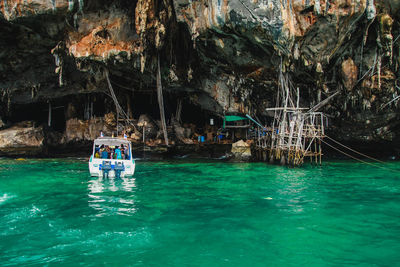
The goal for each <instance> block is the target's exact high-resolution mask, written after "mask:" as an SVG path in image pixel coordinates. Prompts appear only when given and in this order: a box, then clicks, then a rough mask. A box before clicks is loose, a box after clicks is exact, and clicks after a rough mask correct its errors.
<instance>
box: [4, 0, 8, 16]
mask: <svg viewBox="0 0 400 267" xmlns="http://www.w3.org/2000/svg"><path fill="white" fill-rule="evenodd" d="M3 10H4V17H6V18H8V17H9V14H8V3H7V0H3Z"/></svg>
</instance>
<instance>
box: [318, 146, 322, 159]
mask: <svg viewBox="0 0 400 267" xmlns="http://www.w3.org/2000/svg"><path fill="white" fill-rule="evenodd" d="M318 144H319V165H321V164H322V147H321V140H318Z"/></svg>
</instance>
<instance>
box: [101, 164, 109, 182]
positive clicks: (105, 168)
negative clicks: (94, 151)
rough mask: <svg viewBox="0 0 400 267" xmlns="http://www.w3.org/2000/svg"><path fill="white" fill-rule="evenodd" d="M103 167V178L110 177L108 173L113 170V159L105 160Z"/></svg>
mask: <svg viewBox="0 0 400 267" xmlns="http://www.w3.org/2000/svg"><path fill="white" fill-rule="evenodd" d="M101 169H102V170H103V178H108V173H109V172H110V170H111V161H103V164H102V167H101Z"/></svg>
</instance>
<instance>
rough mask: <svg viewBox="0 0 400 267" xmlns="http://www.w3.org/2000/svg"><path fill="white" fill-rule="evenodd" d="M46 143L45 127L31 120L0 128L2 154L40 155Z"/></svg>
mask: <svg viewBox="0 0 400 267" xmlns="http://www.w3.org/2000/svg"><path fill="white" fill-rule="evenodd" d="M44 145H45V138H44V131H43V127H34V126H33V123H31V122H24V123H20V124H19V125H15V126H13V127H11V128H8V129H5V130H0V155H7V156H10V155H11V156H12V155H38V154H40V153H42V152H43V148H44Z"/></svg>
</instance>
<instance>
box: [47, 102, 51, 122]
mask: <svg viewBox="0 0 400 267" xmlns="http://www.w3.org/2000/svg"><path fill="white" fill-rule="evenodd" d="M47 125H48V126H49V127H50V126H51V102H50V101H49V116H48V118H47Z"/></svg>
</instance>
